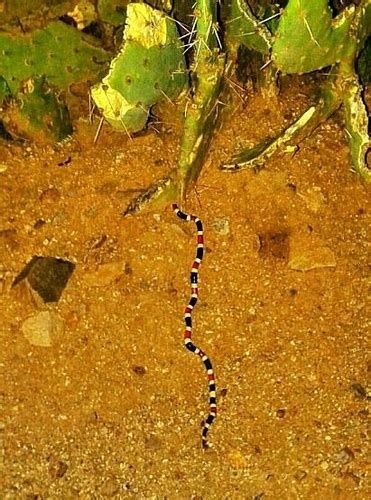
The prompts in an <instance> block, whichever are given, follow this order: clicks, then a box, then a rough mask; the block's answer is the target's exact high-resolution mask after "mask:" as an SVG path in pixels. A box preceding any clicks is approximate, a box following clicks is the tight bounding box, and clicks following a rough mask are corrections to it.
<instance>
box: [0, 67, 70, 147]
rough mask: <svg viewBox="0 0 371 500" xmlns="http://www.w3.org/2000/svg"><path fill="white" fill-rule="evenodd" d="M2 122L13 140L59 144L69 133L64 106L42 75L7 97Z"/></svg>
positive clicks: (67, 117)
mask: <svg viewBox="0 0 371 500" xmlns="http://www.w3.org/2000/svg"><path fill="white" fill-rule="evenodd" d="M2 121H3V124H4V126H5V128H6V130H7V132H8V133H10V134H11V135H12V136H13V137H16V138H22V139H28V140H32V141H35V142H43V143H45V142H52V143H54V142H60V141H61V140H63V139H65V138H66V137H67V136H69V135H71V134H72V124H71V120H70V116H69V113H68V109H67V106H66V105H65V104H64V103H63V102H62V101H61V100H60V99H59V98H58V96H57V95H56V93H55V92H54V91H53V90H52V89H51V88H50V86H49V85H48V83H47V81H46V78H45V77H44V76H43V77H40V78H35V79H29V80H27V81H25V82H24V83H23V87H22V91H20V92H18V93H17V94H16V96H15V97H11V98H9V96H8V97H7V98H6V101H5V105H3V113H2Z"/></svg>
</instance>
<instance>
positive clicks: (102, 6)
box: [97, 0, 130, 26]
mask: <svg viewBox="0 0 371 500" xmlns="http://www.w3.org/2000/svg"><path fill="white" fill-rule="evenodd" d="M129 1H130V0H98V3H97V10H98V15H99V19H100V20H101V21H103V22H105V23H109V24H112V25H113V26H119V25H121V24H124V22H125V18H126V7H127V5H128V3H129Z"/></svg>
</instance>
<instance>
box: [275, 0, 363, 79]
mask: <svg viewBox="0 0 371 500" xmlns="http://www.w3.org/2000/svg"><path fill="white" fill-rule="evenodd" d="M354 12H355V9H354V6H353V5H352V6H350V7H349V8H347V9H344V11H343V12H342V13H341V14H339V15H338V16H337V17H336V18H335V19H332V15H331V9H330V7H329V5H328V1H327V0H289V2H288V4H287V6H286V8H285V10H284V11H283V14H282V17H281V20H280V23H279V26H278V30H277V32H276V38H275V42H274V45H273V54H272V55H273V61H274V63H275V65H276V66H277V67H278V68H279V69H280V70H281V71H283V72H284V73H307V72H310V71H314V70H317V69H321V68H324V67H325V66H330V65H332V64H335V63H336V62H338V61H339V60H340V59H341V58H342V56H343V53H344V52H345V51H346V50H347V44H348V37H349V28H350V25H351V23H352V20H353V17H354Z"/></svg>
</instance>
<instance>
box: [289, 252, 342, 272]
mask: <svg viewBox="0 0 371 500" xmlns="http://www.w3.org/2000/svg"><path fill="white" fill-rule="evenodd" d="M288 266H289V268H290V269H293V270H295V271H310V270H311V269H319V268H323V267H336V259H335V255H334V252H333V251H332V250H331V249H330V248H329V247H326V246H317V247H313V248H306V247H303V248H300V247H298V248H296V249H295V250H294V251H291V250H290V256H289V262H288Z"/></svg>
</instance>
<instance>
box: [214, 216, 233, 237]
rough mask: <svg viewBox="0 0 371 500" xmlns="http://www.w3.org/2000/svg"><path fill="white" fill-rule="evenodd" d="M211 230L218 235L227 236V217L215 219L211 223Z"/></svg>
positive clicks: (228, 227) (228, 224)
mask: <svg viewBox="0 0 371 500" xmlns="http://www.w3.org/2000/svg"><path fill="white" fill-rule="evenodd" d="M212 228H213V229H214V231H215V232H216V233H218V234H221V235H222V236H227V234H229V233H230V221H229V218H228V217H217V218H216V219H214V222H213V223H212Z"/></svg>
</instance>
